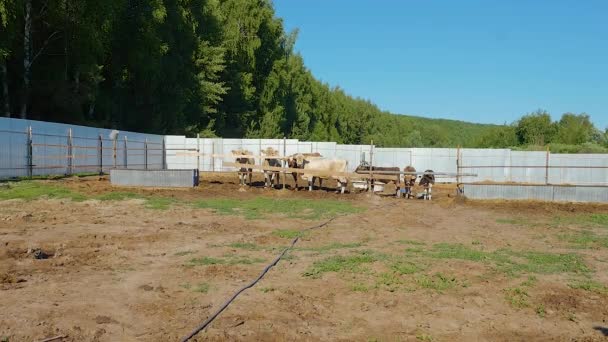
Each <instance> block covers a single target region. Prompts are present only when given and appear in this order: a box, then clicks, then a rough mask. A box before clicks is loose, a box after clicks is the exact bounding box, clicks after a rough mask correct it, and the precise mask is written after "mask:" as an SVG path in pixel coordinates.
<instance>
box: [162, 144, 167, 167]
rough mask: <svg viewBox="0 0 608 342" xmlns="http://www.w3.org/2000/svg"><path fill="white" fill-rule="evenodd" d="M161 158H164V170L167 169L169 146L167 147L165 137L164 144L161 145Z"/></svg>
mask: <svg viewBox="0 0 608 342" xmlns="http://www.w3.org/2000/svg"><path fill="white" fill-rule="evenodd" d="M161 153H162V155H161V157H162V164H163V165H162V168H163V170H166V169H167V146H166V145H165V137H163V142H162V145H161Z"/></svg>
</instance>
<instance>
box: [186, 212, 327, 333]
mask: <svg viewBox="0 0 608 342" xmlns="http://www.w3.org/2000/svg"><path fill="white" fill-rule="evenodd" d="M336 218H337V217H333V218H331V219H329V220H327V221H325V222H323V223H321V224H319V225H316V226H312V227H308V228H305V229H302V231H301V232H305V231H308V230H313V229H317V228H322V227H325V226H327V225H328V224H330V223H331V222H332V221H333V220H335V219H336ZM299 240H300V236H297V237H296V238H295V239H293V241H292V242H291V245H289V246H288V247H287V248H285V249H284V250H283V252H282V253H281V254H279V256H277V257H276V258H275V259H274V260H273V261H272V262H271V263H270V264H269V265H268V266H266V267H265V268H264V270H263V271H262V273H260V275H259V276H258V277H257V278H255V279H254V280H253V281H252V282H250V283H249V284H247V285H245V286H243V287H242V288H240V289H239V290H238V291H236V293H235V294H233V295H232V297H230V299H228V300H227V301H226V302H225V303H224V304H223V305H222V306H220V308H219V309H218V310H217V311H215V312H214V313H213V314H212V315H211V316H209V318H207V320H205V321H204V322H203V323H201V324H200V325H199V326H198V327H196V328H195V329H194V330H192V331H191V332H190V333H189V334H188V335H187V336H185V337H184V338H182V339H181V340H180V341H181V342H186V341H189V340H190V339H191V338H193V337H194V336H196V335H197V334H198V333H199V332H201V331H203V330H204V329H205V328H207V326H208V325H209V324H211V322H213V320H215V319H216V318H217V316H219V315H220V314H221V313H222V311H224V310H226V308H227V307H228V306H229V305H230V304H232V302H233V301H234V300H235V299H236V298H237V297H238V296H239V295H240V294H241V293H243V292H244V291H245V290H247V289H248V288H251V287H253V286H254V285H255V284H257V283H258V282H259V281H260V280H262V278H264V276H265V275H266V273H268V271H270V269H271V268H272V267H274V266H275V265H276V264H278V263H279V261H280V260H281V258H283V256H285V253H287V252H288V251H289V250H290V249H292V248H293V247H294V246H295V245H296V243H298V241H299Z"/></svg>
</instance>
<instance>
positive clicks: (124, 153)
mask: <svg viewBox="0 0 608 342" xmlns="http://www.w3.org/2000/svg"><path fill="white" fill-rule="evenodd" d="M123 144H124V145H123V153H122V158H123V164H124V166H125V169H128V168H129V159H128V157H127V151H128V148H127V136H126V135H125V139H124V143H123Z"/></svg>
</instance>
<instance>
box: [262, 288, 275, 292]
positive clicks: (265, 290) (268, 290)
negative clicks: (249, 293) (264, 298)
mask: <svg viewBox="0 0 608 342" xmlns="http://www.w3.org/2000/svg"><path fill="white" fill-rule="evenodd" d="M275 290H276V289H275V288H274V287H262V288H260V291H262V292H263V293H268V292H274V291H275Z"/></svg>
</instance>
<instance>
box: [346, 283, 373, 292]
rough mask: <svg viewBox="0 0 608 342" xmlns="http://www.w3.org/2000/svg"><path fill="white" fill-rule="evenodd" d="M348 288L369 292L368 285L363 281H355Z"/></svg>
mask: <svg viewBox="0 0 608 342" xmlns="http://www.w3.org/2000/svg"><path fill="white" fill-rule="evenodd" d="M350 289H351V290H353V291H355V292H369V286H367V285H365V284H363V283H355V284H354V285H353V286H351V288H350Z"/></svg>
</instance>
